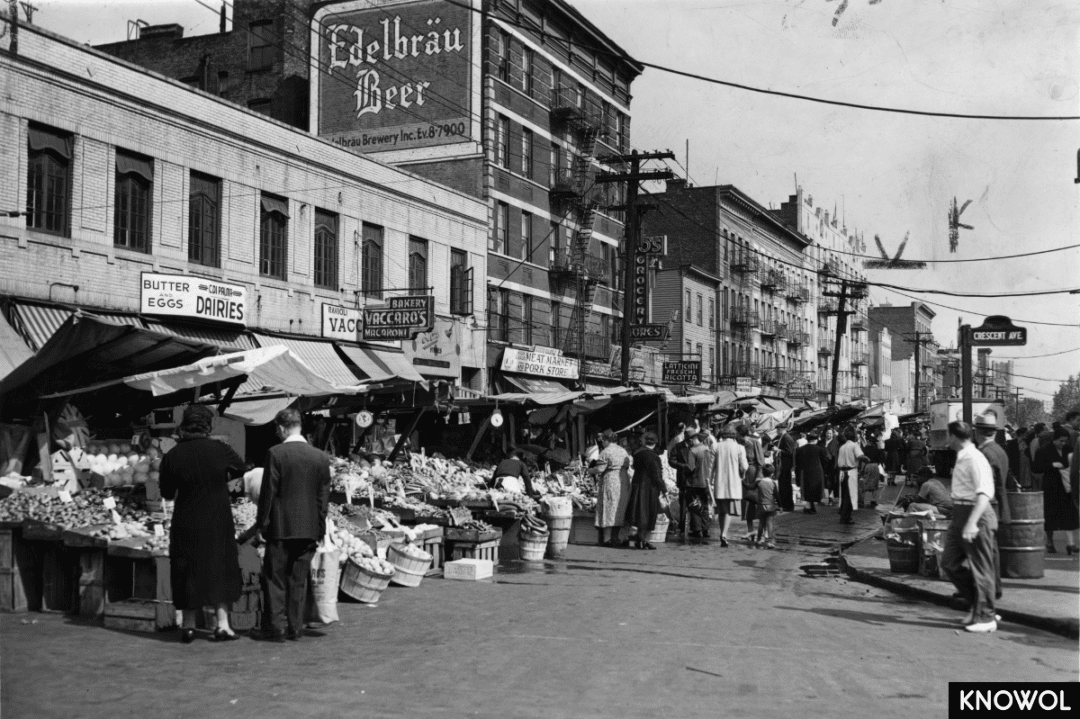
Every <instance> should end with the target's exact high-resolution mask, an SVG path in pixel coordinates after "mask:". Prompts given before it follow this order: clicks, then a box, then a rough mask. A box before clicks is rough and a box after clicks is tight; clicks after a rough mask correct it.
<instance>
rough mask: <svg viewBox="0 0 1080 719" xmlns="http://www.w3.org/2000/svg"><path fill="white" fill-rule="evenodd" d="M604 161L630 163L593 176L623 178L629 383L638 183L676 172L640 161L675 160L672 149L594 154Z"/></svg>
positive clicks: (626, 378)
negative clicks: (626, 169) (625, 168)
mask: <svg viewBox="0 0 1080 719" xmlns="http://www.w3.org/2000/svg"><path fill="white" fill-rule="evenodd" d="M597 159H598V160H599V161H600V162H603V163H605V164H609V165H610V164H614V163H627V162H628V163H630V171H629V172H601V173H599V174H597V176H596V182H597V183H598V184H599V183H607V182H625V183H626V205H624V206H622V207H619V208H618V209H625V211H626V242H625V247H624V250H623V258H624V263H623V264H624V267H623V303H622V304H623V308H622V310H623V316H622V358H621V360H622V361H621V363H620V370H621V373H620V374H621V378H622V384H623V385H624V386H629V384H630V325H631V307H630V301H629V300H630V297H631V294H632V292H633V288H634V282H635V275H634V269H635V265H636V256H637V245H638V240H639V239H640V234H641V214H642V213H643V211H644V210H646V209H648V208H646V207H643V206H640V205H639V204H638V187H639V185H640V184H641V183H642V182H649V181H652V180H670V179H672V178H673V177H675V174H674V173H673V172H671V171H670V170H648V171H644V172H643V171H642V170H641V163H642V162H643V161H645V160H674V159H675V154H674V153H672V152H638V151H637V150H634V151H633V152H631V153H630V154H629V155H604V156H601V157H598V158H597ZM644 281H645V282H648V281H649V280H648V272H646V273H645V279H644Z"/></svg>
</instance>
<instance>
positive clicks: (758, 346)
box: [644, 180, 815, 393]
mask: <svg viewBox="0 0 1080 719" xmlns="http://www.w3.org/2000/svg"><path fill="white" fill-rule="evenodd" d="M656 202H657V203H658V204H659V205H660V207H661V208H662V209H663V212H662V213H661V212H653V213H649V214H647V215H645V220H644V231H645V234H646V235H658V234H665V235H667V238H668V253H667V255H666V256H665V257H664V260H663V264H664V266H665V267H672V266H676V267H680V266H683V265H692V266H693V267H694V268H695V270H696V271H697V272H698V273H699V274H700V275H701V276H703V277H712V278H716V280H717V281H718V284H717V287H716V296H715V300H716V304H715V307H716V313H717V317H716V320H715V321H716V367H717V369H716V377H717V379H716V382H717V383H718V386H720V387H724V388H729V389H734V388H736V387H741V388H743V389H746V388H749V387H759V388H768V389H769V391H770V392H772V393H778V392H782V391H786V389H787V388H789V387H791V386H792V385H794V384H802V383H803V382H805V381H806V380H807V379H808V378H810V377H811V376H812V373H813V370H814V362H813V360H812V357H813V346H814V345H813V342H814V339H813V334H812V332H813V328H814V323H813V317H814V314H813V313H814V312H815V308H814V306H813V305H812V303H811V302H810V298H811V296H812V291H813V290H812V288H813V287H814V268H813V267H812V266H811V265H810V264H809V262H808V258H807V255H806V252H807V248H808V247H809V245H810V241H809V240H808V239H807V238H806V237H805V236H803V235H802V234H800V233H799V232H797V231H796V230H794V229H792V228H791V227H789V226H787V225H785V224H784V223H783V222H782V221H781V220H780V218H778V217H777V215H776V214H775V213H773V212H771V211H769V210H768V209H766V208H765V207H762V206H761V205H760V204H758V203H757V202H756V201H754V200H753V199H752V198H750V197H749V196H747V195H746V194H745V193H743V192H742V191H741V190H739V189H738V188H736V187H734V186H733V185H719V186H713V187H690V186H687V185H686V183H685V182H684V181H681V180H679V181H669V182H668V183H667V189H666V191H665V192H664V193H663V194H660V195H657V197H656ZM660 274H661V273H658V278H659V276H660ZM658 282H659V279H658ZM692 299H693V302H696V298H692ZM656 302H657V298H654V300H653V319H654V321H658V322H662V321H664V317H662V316H658V315H657V312H656V307H657V304H656ZM706 302H707V300H706ZM692 309H693V310H694V312H695V316H696V305H693V306H692ZM695 342H696V341H695ZM695 349H696V346H695ZM705 365H706V366H707V365H708V358H707V357H706V360H705Z"/></svg>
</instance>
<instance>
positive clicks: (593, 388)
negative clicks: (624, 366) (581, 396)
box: [585, 382, 631, 395]
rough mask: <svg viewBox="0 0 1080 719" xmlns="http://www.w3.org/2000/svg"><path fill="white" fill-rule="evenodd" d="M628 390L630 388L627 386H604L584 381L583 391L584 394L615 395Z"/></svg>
mask: <svg viewBox="0 0 1080 719" xmlns="http://www.w3.org/2000/svg"><path fill="white" fill-rule="evenodd" d="M630 391H631V389H630V388H629V387H605V386H603V385H599V384H592V383H591V382H586V383H585V393H586V394H606V395H617V394H623V393H624V392H630Z"/></svg>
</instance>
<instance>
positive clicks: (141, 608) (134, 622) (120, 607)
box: [105, 599, 176, 632]
mask: <svg viewBox="0 0 1080 719" xmlns="http://www.w3.org/2000/svg"><path fill="white" fill-rule="evenodd" d="M175 626H176V610H175V609H174V608H173V605H172V602H161V601H157V600H154V599H125V600H124V601H122V602H113V603H111V604H109V605H108V606H106V607H105V627H106V628H107V629H120V630H123V631H128V632H159V631H162V630H165V629H171V628H173V627H175Z"/></svg>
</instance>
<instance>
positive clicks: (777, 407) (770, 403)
mask: <svg viewBox="0 0 1080 719" xmlns="http://www.w3.org/2000/svg"><path fill="white" fill-rule="evenodd" d="M758 401H759V402H760V403H761V405H762V406H764V407H765V408H767V409H769V410H771V411H773V412H780V411H782V410H791V409H795V407H794V406H792V405H791V404H790V403H788V402H787V401H786V400H783V399H781V398H779V397H766V396H765V395H761V396H760V397H758Z"/></svg>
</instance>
